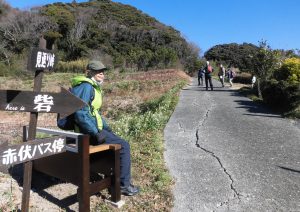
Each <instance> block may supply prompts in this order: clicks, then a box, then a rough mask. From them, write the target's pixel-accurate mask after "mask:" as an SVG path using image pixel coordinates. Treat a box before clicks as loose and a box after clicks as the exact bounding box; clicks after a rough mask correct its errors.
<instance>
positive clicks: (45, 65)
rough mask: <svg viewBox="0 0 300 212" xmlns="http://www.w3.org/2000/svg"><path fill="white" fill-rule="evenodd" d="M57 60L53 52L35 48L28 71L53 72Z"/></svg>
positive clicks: (32, 51)
mask: <svg viewBox="0 0 300 212" xmlns="http://www.w3.org/2000/svg"><path fill="white" fill-rule="evenodd" d="M56 64H57V58H56V56H55V54H54V52H53V51H52V50H48V49H39V48H33V49H32V50H31V54H30V57H29V60H28V65H27V69H28V70H44V69H48V70H52V69H53V68H54V66H55V65H56Z"/></svg>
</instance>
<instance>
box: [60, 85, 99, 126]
mask: <svg viewBox="0 0 300 212" xmlns="http://www.w3.org/2000/svg"><path fill="white" fill-rule="evenodd" d="M69 91H70V92H71V93H72V88H69ZM94 97H95V96H94V95H93V96H92V98H91V101H90V104H92V101H93V100H94ZM56 123H57V126H58V127H59V128H60V129H62V130H75V116H74V113H72V114H70V115H68V116H65V117H63V118H60V116H59V115H57V122H56Z"/></svg>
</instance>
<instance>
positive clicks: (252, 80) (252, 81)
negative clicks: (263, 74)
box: [251, 75, 256, 88]
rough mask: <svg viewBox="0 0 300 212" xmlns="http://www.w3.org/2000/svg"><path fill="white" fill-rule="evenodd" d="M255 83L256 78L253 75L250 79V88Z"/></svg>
mask: <svg viewBox="0 0 300 212" xmlns="http://www.w3.org/2000/svg"><path fill="white" fill-rule="evenodd" d="M255 82H256V76H255V75H253V76H252V79H251V87H252V88H253V87H254V84H255Z"/></svg>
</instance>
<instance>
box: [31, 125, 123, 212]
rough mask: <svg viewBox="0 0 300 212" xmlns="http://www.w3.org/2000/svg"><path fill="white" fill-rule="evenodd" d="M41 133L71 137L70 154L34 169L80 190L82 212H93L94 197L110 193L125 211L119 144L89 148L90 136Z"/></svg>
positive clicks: (47, 159) (36, 164)
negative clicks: (91, 209)
mask: <svg viewBox="0 0 300 212" xmlns="http://www.w3.org/2000/svg"><path fill="white" fill-rule="evenodd" d="M37 132H41V133H46V134H50V135H63V136H66V137H67V146H66V149H67V151H66V152H64V153H61V154H57V155H52V156H49V157H45V158H41V159H37V160H35V161H33V169H34V170H36V171H39V172H42V173H44V174H47V175H50V176H52V177H55V178H58V179H61V180H64V181H66V182H69V183H72V184H74V185H76V186H78V189H77V198H78V202H79V211H89V210H90V196H91V195H93V194H95V193H97V192H99V191H101V190H103V189H109V190H110V194H111V203H112V204H113V205H115V206H116V207H121V206H122V205H123V204H124V202H123V201H121V192H120V148H121V146H120V145H118V144H115V145H113V144H102V145H98V146H91V145H89V136H88V135H83V134H80V133H73V132H68V131H62V130H53V129H46V128H39V127H38V128H37Z"/></svg>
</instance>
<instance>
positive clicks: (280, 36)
mask: <svg viewBox="0 0 300 212" xmlns="http://www.w3.org/2000/svg"><path fill="white" fill-rule="evenodd" d="M5 1H6V2H7V3H9V4H10V5H11V6H12V7H18V8H20V9H28V8H30V7H32V6H38V5H43V4H47V3H53V2H71V1H72V0H57V1H55V0H30V1H22V0H5ZM113 1H114V2H120V3H123V4H129V5H131V6H134V7H136V8H138V9H139V10H141V11H143V12H144V13H146V14H148V15H150V16H152V17H155V18H156V19H157V20H158V21H160V22H162V23H164V24H166V25H169V26H172V27H174V28H175V29H177V30H179V31H180V32H181V33H182V36H183V37H185V38H186V39H187V40H188V41H189V42H192V43H194V44H196V45H197V46H198V47H200V49H201V50H202V53H203V52H205V51H207V50H208V49H209V48H211V47H213V46H215V45H218V44H226V43H238V44H242V43H243V42H247V43H253V44H255V45H258V42H259V41H261V40H266V41H267V42H268V44H269V45H270V46H271V48H273V49H285V50H287V49H300V27H299V26H300V24H299V21H300V0H113ZM77 2H78V3H79V2H84V0H77Z"/></svg>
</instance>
